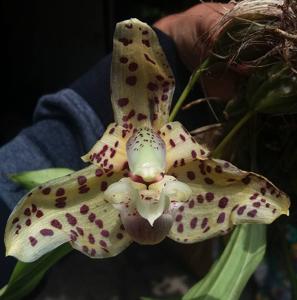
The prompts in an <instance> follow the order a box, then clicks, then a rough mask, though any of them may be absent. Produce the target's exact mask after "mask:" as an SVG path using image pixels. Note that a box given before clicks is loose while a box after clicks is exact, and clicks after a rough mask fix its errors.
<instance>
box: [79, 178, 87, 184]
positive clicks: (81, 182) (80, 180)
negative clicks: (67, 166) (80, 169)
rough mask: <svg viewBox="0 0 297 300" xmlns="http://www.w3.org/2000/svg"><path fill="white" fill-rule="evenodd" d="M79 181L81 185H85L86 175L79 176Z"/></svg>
mask: <svg viewBox="0 0 297 300" xmlns="http://www.w3.org/2000/svg"><path fill="white" fill-rule="evenodd" d="M77 182H78V184H79V185H83V184H85V183H86V182H87V178H86V177H85V176H78V177H77Z"/></svg>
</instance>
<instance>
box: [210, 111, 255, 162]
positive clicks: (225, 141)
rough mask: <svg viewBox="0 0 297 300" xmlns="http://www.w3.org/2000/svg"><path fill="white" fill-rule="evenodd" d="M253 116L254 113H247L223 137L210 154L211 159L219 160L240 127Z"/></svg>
mask: <svg viewBox="0 0 297 300" xmlns="http://www.w3.org/2000/svg"><path fill="white" fill-rule="evenodd" d="M254 114H255V112H254V111H248V112H247V113H246V114H245V115H244V116H243V118H241V119H240V120H239V122H238V123H237V124H236V125H235V126H234V127H233V128H232V129H231V131H230V132H229V133H228V134H227V135H226V136H225V137H224V139H223V140H222V141H221V143H220V144H219V145H218V146H217V147H216V149H215V150H214V151H213V152H212V155H213V157H216V158H220V157H221V156H222V154H223V151H224V149H225V147H226V145H227V144H228V143H229V142H230V141H231V140H232V138H233V137H234V135H235V134H236V133H237V132H238V131H239V129H241V127H242V126H243V125H244V124H245V123H246V122H247V121H248V120H249V119H250V118H251V117H252V116H253V115H254Z"/></svg>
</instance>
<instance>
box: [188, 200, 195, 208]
mask: <svg viewBox="0 0 297 300" xmlns="http://www.w3.org/2000/svg"><path fill="white" fill-rule="evenodd" d="M194 205H195V202H194V200H193V199H192V200H191V201H190V202H189V208H193V207H194Z"/></svg>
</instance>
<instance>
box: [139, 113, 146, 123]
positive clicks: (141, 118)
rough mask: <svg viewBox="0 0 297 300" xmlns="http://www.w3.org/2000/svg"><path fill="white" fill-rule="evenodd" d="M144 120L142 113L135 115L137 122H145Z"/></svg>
mask: <svg viewBox="0 0 297 300" xmlns="http://www.w3.org/2000/svg"><path fill="white" fill-rule="evenodd" d="M146 118H147V116H146V115H144V114H142V113H139V114H138V115H137V120H138V121H141V120H145V119H146Z"/></svg>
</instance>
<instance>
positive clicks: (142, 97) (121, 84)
mask: <svg viewBox="0 0 297 300" xmlns="http://www.w3.org/2000/svg"><path fill="white" fill-rule="evenodd" d="M174 84H175V83H174V77H173V73H172V71H171V68H170V66H169V64H168V61H167V59H166V56H165V54H164V53H163V50H162V48H161V46H160V44H159V40H158V37H157V35H156V33H155V32H154V31H153V29H152V28H151V27H150V26H148V25H147V24H145V23H142V22H140V21H139V20H137V19H130V20H128V21H124V22H121V23H118V24H117V26H116V30H115V34H114V46H113V56H112V71H111V100H112V105H113V111H114V115H115V121H116V122H117V123H118V124H119V125H122V126H123V127H125V126H126V127H131V126H133V127H135V128H139V127H142V126H148V127H149V126H151V124H152V125H153V127H154V128H155V129H159V128H160V127H161V126H163V125H164V124H165V123H166V122H167V121H168V117H169V107H170V104H171V100H172V96H173V92H174Z"/></svg>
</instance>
